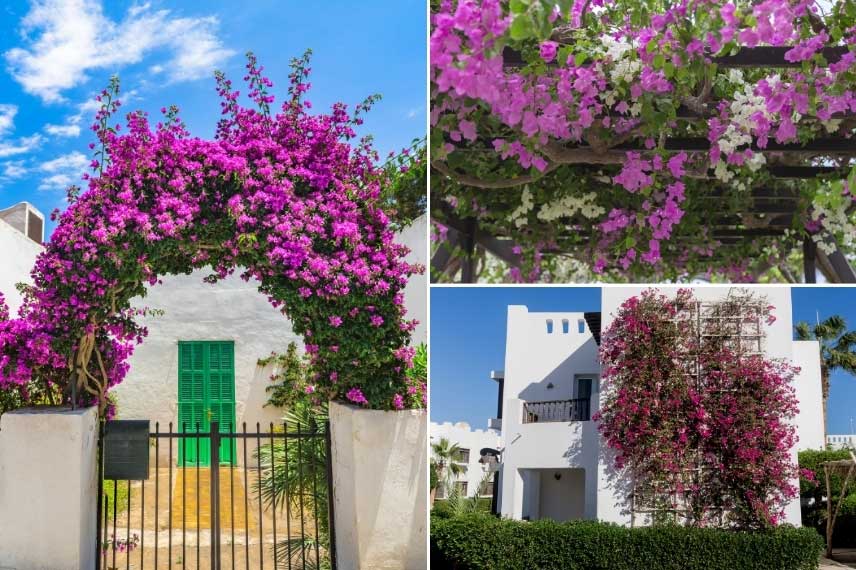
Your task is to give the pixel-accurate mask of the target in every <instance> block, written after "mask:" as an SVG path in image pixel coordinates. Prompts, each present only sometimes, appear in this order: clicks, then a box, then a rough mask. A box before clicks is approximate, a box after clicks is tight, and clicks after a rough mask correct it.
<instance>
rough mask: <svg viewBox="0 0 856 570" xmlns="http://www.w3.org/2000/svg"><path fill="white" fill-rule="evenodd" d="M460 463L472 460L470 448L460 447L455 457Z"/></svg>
mask: <svg viewBox="0 0 856 570" xmlns="http://www.w3.org/2000/svg"><path fill="white" fill-rule="evenodd" d="M455 461H457V462H458V463H469V462H470V450H469V449H465V448H463V447H462V448H460V449H458V455H457V457H456V459H455Z"/></svg>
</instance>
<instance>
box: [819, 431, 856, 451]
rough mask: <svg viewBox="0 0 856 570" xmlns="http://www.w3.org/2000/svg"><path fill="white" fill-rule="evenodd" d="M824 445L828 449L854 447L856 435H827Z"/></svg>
mask: <svg viewBox="0 0 856 570" xmlns="http://www.w3.org/2000/svg"><path fill="white" fill-rule="evenodd" d="M826 445H828V446H829V447H830V449H856V435H853V434H849V435H828V436H826Z"/></svg>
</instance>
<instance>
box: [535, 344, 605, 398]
mask: <svg viewBox="0 0 856 570" xmlns="http://www.w3.org/2000/svg"><path fill="white" fill-rule="evenodd" d="M592 362H597V344H596V343H595V341H594V338H590V339H588V340H587V341H586V342H585V343H584V344H582V345H581V346H580V347H578V348H577V349H576V350H575V351H574V352H572V353H571V354H570V355H569V356H568V357H567V358H566V359H565V360H564V361H562V363H561V364H559V365H558V366H557V367H556V368H554V369H553V370H552V371H551V372H550V373H549V374H547V375H546V376H545V377H544V378H543V379H541V380H538V381H535V382H531V383H530V384H528V385H527V386H526V388H524V389H523V390H522V391H521V392H520V396H519V397H520V399H521V400H523V401H525V402H544V401H553V400H570V399H573V397H574V376H575V375H577V376H579V375H583V374H592V375H598V373H599V371H598V370H597V369H595V370H592V369H591V368H592ZM551 386H552V387H551ZM594 401H595V398H594V394H593V395H592V407H591V409H592V411H593V410H594V409H595V408H594Z"/></svg>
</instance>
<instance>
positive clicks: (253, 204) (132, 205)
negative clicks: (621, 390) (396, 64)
mask: <svg viewBox="0 0 856 570" xmlns="http://www.w3.org/2000/svg"><path fill="white" fill-rule="evenodd" d="M308 65H309V53H308V52H307V54H306V55H305V56H304V57H303V58H300V59H297V60H295V61H294V62H293V64H292V73H291V75H290V86H289V88H288V97H287V98H286V100H285V101H284V103H283V104H282V106H281V108H280V109H279V110H278V111H276V112H274V111H272V105H273V103H274V97H273V95H271V94H269V89H270V88H271V87H272V82H271V81H270V80H269V79H268V78H266V77H265V76H264V75H263V74H262V68H261V67H260V66H258V65H257V63H256V60H255V58H254V57H253V56H252V54H250V55H249V62H248V65H247V75H246V77H245V78H244V79H245V81H246V82H247V84H248V86H249V92H248V94H247V95H248V96H249V99H250V101H251V102H252V103H253V104H254V105H253V106H252V108H251V107H244V106H242V105H241V103H240V102H239V101H240V99H239V97H240V95H239V92H238V91H236V90H234V89H233V86H232V82H231V81H230V80H228V79H226V78H225V77H224V76H222V75H220V74H218V76H217V91H218V93H219V95H220V98H221V107H222V118H221V119H220V121H219V123H218V124H217V128H216V135H215V137H214V139H213V140H206V139H202V138H199V137H195V136H192V135H191V134H190V133H189V132H188V131H187V129H186V128H185V126H184V125H183V124H182V122H181V121H180V120H179V117H178V111H177V110H176V109H175V108H169V109H164V110H163V112H164V114H165V116H164V119H163V120H161V121H160V122H158V123H157V124H156V125H151V124H150V122H149V118H148V116H147V115H146V114H145V113H143V112H133V113H129V114H128V115H127V117H126V121H125V123H126V124H125V125H124V126H121V127H120V126H119V125H113V124H111V119H112V116H113V115H114V114H115V113H116V111H117V110H118V108H119V101H118V100H117V98H116V97H117V95H118V83H113V84H112V85H111V87H110V89H108V90H105V91H104V92H103V93H102V94H101V95H100V96H99V97H98V100H99V101H100V103H101V104H102V108H101V110H100V112H99V113H98V115H97V116H96V123H95V125H94V126H93V129H94V130H95V132H96V134H97V136H98V144H97V145H93V148H94V149H95V151H96V157H95V158H96V160H95V162H94V163H93V165H94V168H95V172H94V174H92V175H88V176H86V177H85V178H86V188H85V190H84V191H83V192H80V193H78V191H77V190H76V189H73V190H72V191H71V192H70V193H69V199H70V204H69V207H68V209H67V210H66V211H65V212H62V213H61V214H57V219H58V226H57V228H56V230H55V231H54V233H53V235H52V237H51V239H50V242H49V243H47V245H46V248H45V251H44V252H43V253H42V254H41V255H40V256H39V257H38V260H37V261H36V265H35V268H34V269H33V272H32V277H33V282H34V283H33V286H32V287H31V288H30V289H29V290H28V293H27V296H26V300H25V303H24V305H23V307H22V308H21V310H20V314H19V316H18V318H12V319H10V318H8V314H7V311H6V310H5V306H3V308H2V309H0V389H4V388H15V387H18V388H20V387H22V386H25V385H27V384H28V383H30V382H39V383H41V384H43V385H48V386H53V387H54V388H56V389H61V390H62V391H63V392H64V393H65V394H66V396H65V398H66V401H68V398H69V396H68V394H69V393H70V390H68V387H69V383H70V382H74V383H75V384H76V385H77V386H78V394H79V399H80V401H81V402H82V403H92V402H96V401H99V402H101V403H102V404H103V403H104V402H105V394H106V393H107V391H108V390H109V388H110V387H111V386H114V385H116V384H118V383H119V382H121V381H122V379H123V378H124V377H125V374H126V372H127V370H128V357H129V356H130V355H131V353H132V351H133V349H134V346H135V345H136V344H138V343H140V342H142V340H143V338H144V337H145V335H146V330H145V329H144V328H143V327H141V326H140V325H139V324H138V323H137V322H136V321H135V317H137V316H138V315H139V311H135V310H134V309H132V308H131V304H130V301H131V300H132V299H133V298H135V297H138V296H141V295H144V293H145V287H146V285H156V284H157V283H158V278H159V276H160V275H163V274H170V273H185V272H187V271H189V270H191V269H201V268H210V270H211V274H210V277H209V278H208V279H209V280H210V281H212V282H214V281H217V280H219V279H222V278H224V277H226V276H227V275H229V274H230V273H232V272H234V271H239V272H240V275H241V277H242V278H243V279H245V280H247V281H252V282H253V283H256V284H257V285H258V288H259V292H260V293H261V294H263V295H265V296H266V297H267V298H268V299H269V300H270V302H271V304H272V305H273V306H275V307H277V308H279V309H281V310H282V312H283V314H284V315H285V316H287V317H288V318H290V319H291V321H292V322H293V325H294V329H295V331H296V332H298V333H300V334H302V335H303V336H304V338H305V340H306V350H307V353H308V354H309V355H310V357H311V359H312V366H313V369H314V370H315V371H316V372H317V377H318V382H317V384H315V385H313V394H314V395H316V396H318V397H322V398H329V399H346V397H347V399H348V400H350V401H353V402H356V403H360V404H365V405H369V406H372V407H376V408H383V409H391V408H398V407H399V405H406V406H408V407H422V406H423V393H422V392H423V388H424V385H423V384H421V383H419V384H418V385H414V384H413V383H412V382H411V381H410V380H408V378H407V376H406V374H405V371H406V369H407V366H408V363H407V360H406V358H407V357H406V355H407V353H406V352H403V351H402V349H403V348H405V347H407V345H408V344H409V337H410V332H411V331H412V330H413V328H414V327H415V326H416V322H415V321H412V320H405V318H404V314H405V310H404V306H403V303H404V301H403V299H404V297H403V288H404V286H405V285H406V283H407V281H408V278H409V277H410V275H411V274H413V273H414V272H417V271H421V270H422V268H421V267H417V266H412V265H410V264H408V263H406V262H405V261H404V256H405V255H406V254H407V252H408V250H407V248H405V247H404V246H401V245H398V244H396V243H395V241H394V231H393V227H392V226H391V225H390V223H389V220H388V218H387V215H386V214H385V213H384V211H383V209H382V208H381V201H380V199H379V197H380V193H381V190H382V187H383V185H384V182H385V181H384V175H383V172H384V171H383V169H382V168H380V167H379V166H377V155H376V153H375V151H374V150H372V148H371V146H370V144H369V142H368V141H367V140H357V139H356V132H355V128H356V127H357V126H358V125H360V124H361V123H362V118H361V116H362V114H363V113H365V112H366V111H367V110H368V109H369V108H370V106H371V103H372V102H373V101H374V98H369V99H368V100H367V101H366V102H365V103H363V104H360V105H357V106H356V108H355V109H354V110H353V112H349V110H348V109H347V107H346V105H344V104H343V103H336V104H334V105H333V106H332V109H331V110H330V111H329V112H328V113H326V114H311V113H310V108H311V104H310V102H309V101H308V100H306V99H305V97H306V95H307V94H308V92H309V87H310V86H309V83H308V82H307V78H308V76H309V71H310V70H309V67H308ZM364 307H371V311H364V310H362V309H363V308H364ZM411 388H416V390H415V392H411V391H410V389H411ZM399 394H408V396H407V398H406V401H405V402H403V403H402V402H401V400H400V396H399Z"/></svg>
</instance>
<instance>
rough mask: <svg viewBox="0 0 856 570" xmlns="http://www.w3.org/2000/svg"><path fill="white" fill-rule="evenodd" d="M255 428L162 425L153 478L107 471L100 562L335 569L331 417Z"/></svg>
mask: <svg viewBox="0 0 856 570" xmlns="http://www.w3.org/2000/svg"><path fill="white" fill-rule="evenodd" d="M107 423H108V424H109V423H110V422H107ZM109 427H110V426H102V433H101V438H100V441H101V453H99V457H101V461H100V465H99V470H100V474H104V465H105V453H104V450H105V449H104V445H103V442H104V431H105V429H106V428H109ZM255 427H256V429H255V431H250V432H248V431H247V425H246V423H245V424H243V427H242V430H241V431H235V430H234V429H233V428H232V427H231V426H222V427H221V426H220V425H218V424H217V423H216V422H212V423H211V425H210V429H208V430H207V431H206V430H205V429H204V428H203V429H200V427H199V425H198V424H197V425H196V426H195V429H192V428H191V427H190V426H188V425H186V424H185V425H183V426H182V429H181V431H179V432H174V431H173V424H172V423H170V424H169V427H168V431H166V432H161V431H160V425H159V424H157V423H156V424H155V429H154V432H152V433H149V434H148V438H149V449H148V453H149V466H150V467H149V469H148V478H147V479H143V480H139V481H128V480H118V481H116V480H109V479H103V477H99V481H102V483H101V484H100V485H99V492H98V495H99V502H98V544H97V553H98V564H99V565H98V568H99V570H120V569H122V568H124V569H126V570H131V569H137V570H161V569H168V570H173V569H174V568H182V569H184V570H191V569H193V568H196V569H197V570H203V569H204V570H222V569H225V568H231V569H233V570H234V569H245V570H263V569H264V568H270V569H273V570H276V569H288V570H309V569H319V570H321V569H328V568H329V569H330V570H335V569H336V553H335V531H334V525H333V520H334V513H333V485H332V481H333V477H332V471H331V462H330V430H329V422H324V423H321V424H311V425H305V424H299V423H298V424H295V423H290V422H285V423H283V424H280V425H276V426H275V425H274V424H270V427H269V430H267V431H264V432H263V431H262V429H261V426H260V425H259V424H256V426H255ZM206 448H207V453H205V452H204V451H203V450H206ZM224 449H225V450H226V451H225V452H224V451H223V450H224ZM191 450H192V451H193V453H191V452H190V451H191ZM106 455H107V456H108V457H106V460H107V461H109V460H110V458H109V452H107V454H106ZM189 458H190V459H189Z"/></svg>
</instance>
